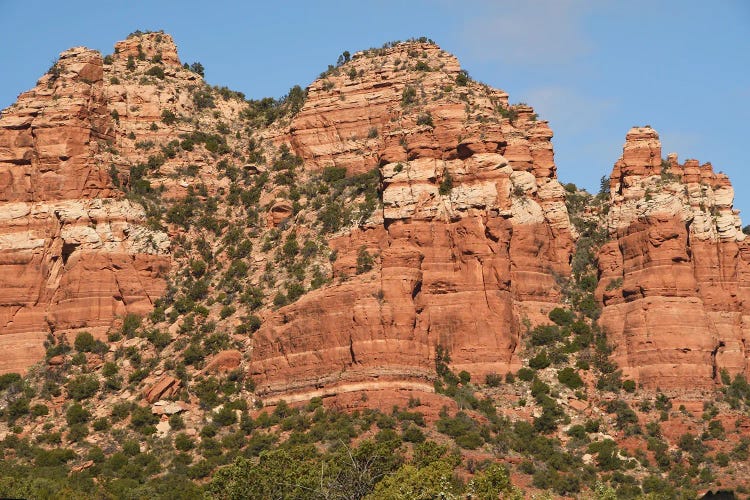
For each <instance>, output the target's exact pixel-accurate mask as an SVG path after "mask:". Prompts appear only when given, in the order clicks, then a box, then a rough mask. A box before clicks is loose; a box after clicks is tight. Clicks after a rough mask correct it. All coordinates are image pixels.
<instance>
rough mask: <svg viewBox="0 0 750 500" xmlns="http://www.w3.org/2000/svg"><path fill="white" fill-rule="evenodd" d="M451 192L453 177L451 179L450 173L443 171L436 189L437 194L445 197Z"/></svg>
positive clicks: (446, 170)
mask: <svg viewBox="0 0 750 500" xmlns="http://www.w3.org/2000/svg"><path fill="white" fill-rule="evenodd" d="M452 190H453V177H451V173H450V172H449V171H448V169H447V168H446V169H444V170H443V178H442V180H441V181H440V186H439V187H438V192H439V193H440V194H441V195H443V196H446V195H448V194H450V192H451V191H452Z"/></svg>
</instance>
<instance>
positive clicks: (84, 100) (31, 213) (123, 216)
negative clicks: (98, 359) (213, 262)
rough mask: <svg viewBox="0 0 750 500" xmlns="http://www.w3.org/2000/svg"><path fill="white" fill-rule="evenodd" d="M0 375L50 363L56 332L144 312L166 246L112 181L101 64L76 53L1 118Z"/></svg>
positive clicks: (102, 325) (98, 326)
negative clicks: (47, 348) (46, 343)
mask: <svg viewBox="0 0 750 500" xmlns="http://www.w3.org/2000/svg"><path fill="white" fill-rule="evenodd" d="M0 129H1V130H2V134H0V212H1V213H2V217H0V233H1V234H2V236H1V237H0V269H1V271H0V289H2V293H1V294H0V324H1V325H2V326H1V327H0V346H2V348H3V349H5V350H7V352H8V353H9V354H8V356H5V357H3V360H2V361H0V371H2V372H8V371H18V370H19V369H20V370H23V369H25V368H26V367H28V366H29V365H30V364H31V363H33V362H36V361H38V360H39V359H40V358H41V357H42V356H43V354H44V347H43V346H42V341H43V340H44V338H45V337H46V336H47V335H48V334H50V333H53V334H59V333H69V334H71V335H72V333H73V332H75V331H77V330H80V329H83V328H85V329H89V330H92V331H95V332H98V334H99V335H103V333H104V332H106V330H107V329H109V327H110V326H111V325H112V322H113V321H114V319H115V318H116V317H118V316H123V315H125V314H127V313H135V314H145V313H148V312H149V311H150V310H151V308H152V305H153V302H154V300H156V299H157V298H158V297H159V296H161V295H162V293H163V292H164V281H163V276H164V275H165V273H166V270H167V269H168V267H169V258H168V256H167V252H168V249H169V240H168V239H167V236H166V235H165V234H164V233H161V232H158V231H153V230H150V229H149V228H147V227H146V226H145V224H144V223H145V214H144V211H143V209H142V208H141V207H140V206H139V205H136V204H133V203H131V202H129V201H127V200H124V199H122V198H121V197H120V195H119V193H118V190H117V189H116V187H115V186H114V185H113V183H112V179H111V178H110V174H109V162H110V160H111V158H112V154H111V151H110V148H111V145H112V142H113V139H114V129H113V124H112V121H111V116H110V114H109V112H108V108H107V104H106V99H105V92H104V84H103V69H102V57H101V55H100V54H99V53H98V52H95V51H91V50H88V49H84V48H74V49H70V50H68V51H66V52H63V53H62V54H61V56H60V59H59V60H58V61H57V62H56V63H55V65H54V66H53V67H52V68H51V69H50V71H49V72H48V74H47V75H45V76H44V77H42V78H41V79H40V80H39V82H38V83H37V86H36V87H35V88H34V89H33V90H31V91H29V92H26V93H24V94H22V95H21V96H20V97H19V99H18V102H17V103H16V104H14V105H13V106H11V107H10V108H8V109H6V110H5V111H4V112H3V115H2V118H0Z"/></svg>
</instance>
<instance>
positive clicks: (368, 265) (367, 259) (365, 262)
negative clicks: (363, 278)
mask: <svg viewBox="0 0 750 500" xmlns="http://www.w3.org/2000/svg"><path fill="white" fill-rule="evenodd" d="M373 264H374V259H373V258H372V256H371V255H370V254H369V252H368V251H367V247H366V246H364V245H362V246H361V247H359V251H358V252H357V274H362V273H366V272H368V271H370V270H372V267H373Z"/></svg>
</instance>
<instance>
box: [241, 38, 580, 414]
mask: <svg viewBox="0 0 750 500" xmlns="http://www.w3.org/2000/svg"><path fill="white" fill-rule="evenodd" d="M410 54H412V55H410ZM418 62H421V63H424V64H426V65H427V66H428V67H429V68H431V69H432V71H425V72H415V71H407V70H406V69H404V68H403V64H406V65H407V66H409V67H411V65H414V64H416V63H418ZM360 71H361V72H362V74H364V75H366V76H365V78H361V77H359V76H358V75H360ZM459 71H460V67H459V66H458V62H457V61H456V59H455V58H454V57H453V56H451V55H449V54H446V53H444V52H442V51H441V50H440V49H439V48H438V47H436V46H435V45H432V44H419V43H413V44H405V45H399V46H397V47H394V48H391V49H385V50H381V51H375V52H365V53H359V54H355V56H354V58H353V60H352V61H351V62H350V63H347V64H345V65H344V66H342V67H341V68H339V70H338V74H336V73H335V72H334V73H331V74H329V75H327V76H326V77H324V78H321V79H319V80H318V81H316V82H314V83H313V84H312V85H311V86H310V88H309V94H308V99H307V101H306V103H305V105H304V107H303V109H302V111H301V112H300V113H299V114H298V115H297V117H295V119H294V120H293V122H292V123H291V125H290V128H289V130H288V131H287V132H286V133H285V134H286V135H285V134H284V133H281V134H280V136H279V137H280V138H279V139H278V140H279V141H280V142H285V141H288V142H290V143H291V144H292V146H293V148H294V149H295V152H296V153H297V154H298V155H300V156H302V157H303V158H304V159H305V168H307V169H312V170H317V169H321V168H324V167H326V166H329V165H336V166H340V167H345V168H346V169H347V171H348V173H349V174H357V173H361V172H365V171H369V170H371V169H372V168H376V167H380V174H381V178H382V199H383V208H382V209H380V210H379V211H378V214H377V215H376V216H375V217H374V218H372V219H371V221H370V222H369V223H368V224H366V225H364V226H363V227H360V228H354V229H352V230H350V231H349V232H345V233H343V234H339V235H336V236H334V237H333V238H332V239H330V240H329V244H330V246H331V247H332V248H333V249H335V250H336V251H337V255H338V257H337V260H336V262H335V263H334V276H335V278H337V281H340V282H339V283H336V284H334V285H331V286H328V287H325V288H324V289H321V290H317V291H313V292H310V293H308V294H307V295H306V296H304V297H303V298H301V299H300V300H299V301H298V302H296V303H294V304H292V305H289V306H286V307H283V308H281V309H279V310H278V311H277V312H276V313H275V314H273V315H271V316H270V317H269V318H267V319H266V322H265V323H264V325H263V327H262V328H261V329H260V330H259V331H258V332H256V334H255V337H254V347H253V355H252V364H251V367H250V371H251V374H252V375H253V376H254V379H255V381H256V386H257V388H258V391H259V393H260V394H262V395H264V396H266V397H267V398H269V399H271V400H272V399H274V398H285V399H289V398H293V399H304V398H305V397H312V396H313V395H321V394H329V395H330V394H335V393H344V392H347V391H359V390H373V389H378V388H380V389H385V388H393V387H399V386H404V387H406V386H407V385H409V384H412V385H413V384H417V386H418V387H421V388H422V389H421V390H428V391H429V390H432V380H433V379H434V373H435V365H434V363H435V362H434V355H435V349H436V346H437V345H441V346H444V347H446V348H447V349H448V351H449V352H450V356H451V367H452V368H453V369H454V370H456V371H460V370H467V371H468V372H470V373H471V374H472V376H474V377H476V378H477V380H481V379H483V376H484V375H485V374H487V373H491V372H496V373H504V372H507V371H508V370H510V369H515V368H518V367H519V366H520V364H519V360H518V359H517V357H516V351H517V347H518V344H519V335H520V330H521V322H522V321H523V320H524V319H526V318H528V319H530V320H531V321H532V322H538V321H541V320H544V319H545V316H546V313H547V312H548V311H549V310H550V309H551V308H553V307H555V305H557V303H558V301H559V292H558V289H557V287H556V285H555V281H554V279H553V273H554V272H558V273H560V274H566V273H568V272H569V267H568V263H569V257H570V253H571V250H572V235H571V230H570V226H569V220H568V215H567V210H566V208H565V203H564V191H563V189H562V186H561V185H560V184H559V183H558V182H557V179H556V176H555V165H554V161H553V153H552V146H551V142H550V139H551V137H552V133H551V131H550V129H549V127H548V126H547V124H546V122H542V121H536V120H535V117H534V115H533V110H532V109H531V108H528V107H525V106H524V107H519V108H518V111H517V113H518V117H517V118H516V119H515V120H514V121H513V122H511V121H510V120H509V119H508V118H503V117H502V116H501V115H500V114H499V113H498V111H497V107H501V108H504V109H505V108H507V106H508V104H507V94H505V93H504V92H502V91H499V90H495V89H490V88H488V87H486V86H483V85H480V84H477V83H474V82H469V84H468V85H467V86H466V87H463V86H455V79H456V76H457V75H458V74H459ZM349 74H352V75H357V76H356V77H355V78H351V77H350V76H348V75H349ZM407 87H411V88H414V89H416V97H415V102H411V103H405V102H404V99H403V96H404V89H406V88H407ZM449 88H451V89H453V90H447V89H449ZM427 114H429V115H430V116H431V118H432V123H431V124H430V123H424V122H425V119H424V118H422V119H420V117H424V116H425V115H427ZM420 122H422V123H420ZM446 176H450V178H451V181H452V189H450V190H449V191H447V192H446V191H442V192H441V190H440V185H441V183H443V181H444V180H445V178H446ZM381 221H382V222H381ZM362 246H364V247H365V248H366V249H367V250H368V252H369V253H370V254H371V255H374V256H375V257H376V259H375V260H376V265H375V268H374V270H373V271H371V272H368V273H365V274H361V275H356V272H357V268H356V261H357V254H358V252H359V250H360V248H361V247H362ZM409 386H410V387H411V385H409Z"/></svg>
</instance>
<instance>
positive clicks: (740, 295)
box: [597, 127, 750, 389]
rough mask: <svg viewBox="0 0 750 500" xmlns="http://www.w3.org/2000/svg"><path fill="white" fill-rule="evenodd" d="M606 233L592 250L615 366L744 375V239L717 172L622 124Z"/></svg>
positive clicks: (644, 377)
mask: <svg viewBox="0 0 750 500" xmlns="http://www.w3.org/2000/svg"><path fill="white" fill-rule="evenodd" d="M610 192H611V201H612V206H611V209H610V212H609V218H608V224H609V230H610V233H611V236H612V240H611V241H610V242H608V243H606V244H605V245H604V246H603V247H602V249H601V252H600V255H599V271H600V280H599V286H598V289H597V294H598V296H599V297H600V298H601V300H602V302H603V305H604V309H603V312H602V316H601V319H600V323H601V324H602V326H603V327H604V328H605V329H606V330H607V333H608V335H609V338H610V341H611V342H613V343H614V344H615V345H616V346H617V348H616V350H615V353H614V358H615V360H616V361H617V362H618V364H619V365H620V367H621V368H622V369H623V371H624V373H625V374H626V375H628V376H630V377H632V378H634V379H635V380H637V381H638V382H639V383H641V384H643V385H644V386H646V387H651V388H655V387H660V388H680V389H692V388H710V387H713V386H714V385H715V384H716V383H717V381H718V375H719V372H720V370H722V369H726V370H727V371H728V372H729V373H730V374H735V373H742V374H745V375H748V373H749V372H748V357H749V355H750V350H749V349H750V342H748V340H750V315H749V313H750V240H748V239H746V236H745V234H743V233H742V231H741V223H740V219H739V216H738V212H737V211H736V210H733V208H732V201H733V198H734V190H733V189H732V185H731V184H730V182H729V179H728V178H727V177H726V175H724V174H722V173H718V174H717V173H715V172H714V171H713V168H712V167H711V164H709V163H707V164H704V165H700V164H699V163H698V161H696V160H687V161H686V162H685V163H684V164H680V163H678V161H677V155H675V154H670V155H669V156H668V157H667V159H666V160H662V156H661V143H660V142H659V136H658V134H657V133H656V132H655V131H654V130H653V129H651V128H648V127H645V128H633V129H631V130H630V132H628V134H627V137H626V142H625V146H624V148H623V154H622V157H621V158H620V159H619V160H618V161H617V163H616V164H615V167H614V170H613V171H612V176H611V178H610Z"/></svg>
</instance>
